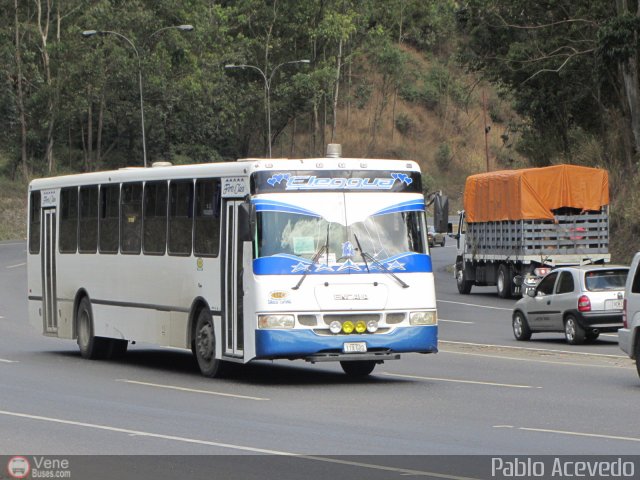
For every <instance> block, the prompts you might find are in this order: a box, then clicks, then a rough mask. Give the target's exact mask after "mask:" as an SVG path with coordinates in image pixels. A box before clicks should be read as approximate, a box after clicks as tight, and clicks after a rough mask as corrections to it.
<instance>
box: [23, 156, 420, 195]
mask: <svg viewBox="0 0 640 480" xmlns="http://www.w3.org/2000/svg"><path fill="white" fill-rule="evenodd" d="M390 169H393V170H399V171H412V172H416V171H417V172H419V171H420V167H419V166H418V164H417V163H416V162H414V161H411V160H388V159H369V158H325V157H320V158H302V159H286V158H273V159H265V158H245V159H240V160H238V161H237V162H220V163H200V164H192V165H175V166H165V165H162V166H157V167H151V168H144V167H125V168H121V169H119V170H109V171H103V172H92V173H79V174H74V175H63V176H59V177H47V178H40V179H36V180H32V181H31V182H30V183H29V190H40V189H43V188H59V187H65V186H71V185H95V184H99V183H109V182H114V183H115V182H118V183H119V182H134V181H153V180H166V179H174V178H175V179H180V178H198V177H211V176H221V177H225V176H233V175H249V174H251V173H253V172H256V171H263V170H273V171H276V170H285V171H296V170H306V171H308V170H318V171H322V170H390Z"/></svg>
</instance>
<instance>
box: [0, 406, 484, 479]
mask: <svg viewBox="0 0 640 480" xmlns="http://www.w3.org/2000/svg"><path fill="white" fill-rule="evenodd" d="M0 415H6V416H9V417H18V418H27V419H29V420H40V421H43V422H50V423H59V424H62V425H71V426H74V427H84V428H92V429H95V430H105V431H108V432H115V433H125V434H127V435H129V436H134V437H135V436H138V437H150V438H160V439H162V440H173V441H176V442H184V443H193V444H198V445H207V446H211V447H219V448H228V449H232V450H240V451H244V452H251V453H261V454H267V455H279V456H284V457H295V458H302V459H305V460H314V461H317V462H326V463H333V464H338V465H348V466H353V467H363V468H369V469H373V470H382V471H387V472H395V473H399V474H401V475H421V476H431V477H437V478H446V479H450V480H479V479H475V478H471V477H460V476H455V475H447V474H443V473H437V472H426V471H421V470H409V469H406V468H398V467H389V466H386V465H376V464H372V463H361V462H353V461H349V460H340V459H337V458H329V457H320V456H315V455H302V454H298V453H293V452H286V451H282V450H268V449H264V448H255V447H248V446H245V445H234V444H232V443H222V442H213V441H209V440H198V439H195V438H188V437H178V436H175V435H162V434H159V433H152V432H144V431H141V430H130V429H128V428H119V427H110V426H107V425H99V424H95V423H86V422H76V421H73V420H64V419H61V418H53V417H43V416H40V415H29V414H26V413H19V412H9V411H6V410H0Z"/></svg>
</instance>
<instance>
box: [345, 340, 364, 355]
mask: <svg viewBox="0 0 640 480" xmlns="http://www.w3.org/2000/svg"><path fill="white" fill-rule="evenodd" d="M366 351H367V344H366V343H365V342H348V343H345V344H344V345H342V352H343V353H366Z"/></svg>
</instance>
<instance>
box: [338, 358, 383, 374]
mask: <svg viewBox="0 0 640 480" xmlns="http://www.w3.org/2000/svg"><path fill="white" fill-rule="evenodd" d="M340 366H341V367H342V370H344V373H346V374H347V375H349V376H350V377H366V376H367V375H369V374H370V373H371V372H373V369H374V368H375V367H376V362H374V361H369V360H363V361H348V362H340Z"/></svg>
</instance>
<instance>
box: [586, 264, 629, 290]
mask: <svg viewBox="0 0 640 480" xmlns="http://www.w3.org/2000/svg"><path fill="white" fill-rule="evenodd" d="M628 272H629V271H628V270H626V269H617V270H594V271H590V272H586V273H585V275H584V283H585V287H586V288H587V290H589V291H592V292H595V291H604V290H623V289H624V284H625V282H626V281H627V273H628Z"/></svg>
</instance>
